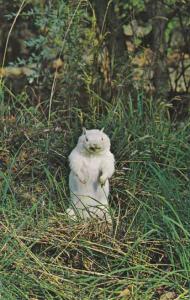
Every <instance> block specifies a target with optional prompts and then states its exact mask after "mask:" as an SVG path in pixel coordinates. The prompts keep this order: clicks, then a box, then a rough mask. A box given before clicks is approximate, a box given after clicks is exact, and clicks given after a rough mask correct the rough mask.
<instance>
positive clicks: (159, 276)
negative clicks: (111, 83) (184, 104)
mask: <svg viewBox="0 0 190 300" xmlns="http://www.w3.org/2000/svg"><path fill="white" fill-rule="evenodd" d="M5 90H6V87H4V86H1V93H0V95H1V107H3V108H4V109H3V110H1V116H0V117H1V118H0V128H1V133H0V149H1V153H0V159H1V160H0V162H1V171H0V186H1V190H0V197H1V205H0V227H1V231H0V283H1V298H2V299H4V300H6V299H7V300H16V299H23V300H24V299H30V300H32V299H33V300H34V299H64V300H67V299H68V300H69V299H81V300H87V299H110V300H111V299H113V300H114V299H123V300H124V299H135V300H142V298H143V299H145V300H148V299H151V300H154V299H155V300H156V299H160V296H161V295H162V294H164V293H166V292H169V291H172V292H174V293H175V298H176V299H188V297H189V292H188V289H189V278H190V263H189V262H190V243H189V242H190V228H189V227H190V225H189V217H190V210H189V200H190V199H189V197H190V196H189V195H190V185H189V167H188V166H189V164H190V146H189V127H190V122H189V120H187V121H186V122H185V123H184V124H183V128H181V127H180V126H177V125H176V124H172V122H171V121H170V119H169V117H168V113H167V109H168V108H167V105H166V104H164V103H156V104H155V103H153V101H152V100H146V101H145V100H144V99H143V95H142V93H139V97H138V98H137V105H135V106H134V99H132V98H130V97H128V98H125V99H117V102H115V101H114V100H113V102H112V103H109V104H108V103H106V102H104V101H102V100H101V99H100V98H98V99H96V101H95V103H96V104H97V106H98V107H97V110H96V107H95V106H94V107H93V109H92V110H90V108H89V112H87V113H84V112H83V111H81V110H80V109H72V111H67V108H66V107H65V109H63V110H62V111H61V110H59V111H56V110H53V108H52V111H51V117H50V118H49V119H48V117H47V118H44V115H45V114H44V112H42V111H41V110H40V109H36V108H35V106H34V105H32V104H31V103H28V102H27V101H23V103H22V95H13V94H10V93H9V94H8V95H9V97H8V96H7V99H8V101H7V100H5V98H6V97H5V96H4V95H5ZM6 93H7V90H6ZM47 106H48V104H47ZM100 108H101V109H100ZM46 111H48V109H47V110H46ZM97 111H98V113H97ZM63 115H64V118H63ZM71 115H72V118H70V116H71ZM81 116H82V118H83V119H85V125H86V126H87V127H89V128H93V127H94V128H102V127H105V132H106V133H107V134H108V135H109V136H110V138H111V142H112V151H113V153H114V155H115V157H116V162H117V164H116V173H115V175H114V176H113V178H112V180H111V187H112V190H111V197H110V205H111V206H112V207H113V209H114V210H115V220H114V232H113V233H110V231H109V230H107V229H106V228H105V227H104V226H103V224H101V223H100V224H97V223H93V222H92V223H90V224H88V223H84V222H81V221H80V222H78V223H77V222H72V221H71V220H69V219H68V217H67V215H66V214H65V209H66V208H67V207H68V202H69V191H68V173H69V167H68V163H67V157H68V154H69V152H70V151H71V149H72V148H73V147H74V145H75V144H76V141H77V137H78V135H79V134H80V131H81ZM50 120H51V123H50V124H49V121H50Z"/></svg>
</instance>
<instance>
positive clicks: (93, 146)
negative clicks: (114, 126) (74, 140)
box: [78, 128, 110, 154]
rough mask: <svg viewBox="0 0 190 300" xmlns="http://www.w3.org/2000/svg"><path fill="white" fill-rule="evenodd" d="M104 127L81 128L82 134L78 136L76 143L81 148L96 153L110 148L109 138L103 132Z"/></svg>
mask: <svg viewBox="0 0 190 300" xmlns="http://www.w3.org/2000/svg"><path fill="white" fill-rule="evenodd" d="M103 130H104V129H101V130H98V129H91V130H87V129H86V128H83V132H82V135H81V136H80V137H79V140H78V145H79V146H80V148H81V149H83V150H86V151H87V152H88V153H91V154H93V153H94V154H96V153H97V154H98V153H101V152H104V151H106V150H109V149H110V139H109V137H108V136H107V135H106V134H105V133H104V132H103Z"/></svg>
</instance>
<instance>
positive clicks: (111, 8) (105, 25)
mask: <svg viewBox="0 0 190 300" xmlns="http://www.w3.org/2000/svg"><path fill="white" fill-rule="evenodd" d="M92 4H93V7H94V10H95V14H96V18H97V24H98V27H99V30H100V33H101V34H102V35H104V34H105V35H106V38H105V45H106V47H107V49H108V53H109V58H110V62H111V77H112V78H113V77H115V76H116V73H117V70H118V68H120V70H121V66H122V65H126V62H127V48H126V45H125V36H124V32H123V28H122V23H121V20H120V18H119V17H120V16H119V15H118V14H117V13H116V11H115V4H114V3H113V1H108V0H93V1H92Z"/></svg>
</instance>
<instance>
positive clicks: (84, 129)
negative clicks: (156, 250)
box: [82, 127, 86, 135]
mask: <svg viewBox="0 0 190 300" xmlns="http://www.w3.org/2000/svg"><path fill="white" fill-rule="evenodd" d="M82 133H83V134H84V135H85V134H86V128H85V127H83V128H82Z"/></svg>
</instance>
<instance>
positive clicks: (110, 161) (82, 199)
mask: <svg viewBox="0 0 190 300" xmlns="http://www.w3.org/2000/svg"><path fill="white" fill-rule="evenodd" d="M69 163H70V169H71V172H70V175H69V188H70V197H71V205H72V208H69V209H68V210H67V213H68V214H69V216H70V217H72V218H76V217H77V216H78V217H81V218H83V219H88V218H91V217H98V218H100V219H104V218H105V219H106V220H107V221H108V222H111V217H110V214H109V206H108V195H109V181H108V179H109V178H110V177H111V176H112V175H113V173H114V156H113V154H112V153H111V152H110V139H109V137H108V136H107V135H106V134H105V133H104V132H103V129H102V130H98V129H92V130H86V129H85V128H83V133H82V135H81V136H80V137H79V139H78V143H77V146H76V147H75V148H74V149H73V150H72V152H71V154H70V155H69Z"/></svg>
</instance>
